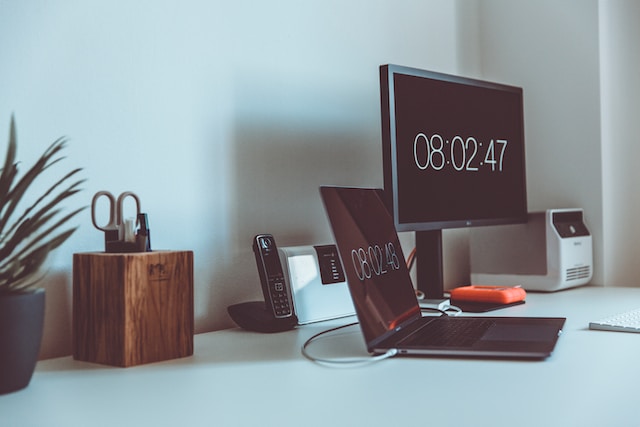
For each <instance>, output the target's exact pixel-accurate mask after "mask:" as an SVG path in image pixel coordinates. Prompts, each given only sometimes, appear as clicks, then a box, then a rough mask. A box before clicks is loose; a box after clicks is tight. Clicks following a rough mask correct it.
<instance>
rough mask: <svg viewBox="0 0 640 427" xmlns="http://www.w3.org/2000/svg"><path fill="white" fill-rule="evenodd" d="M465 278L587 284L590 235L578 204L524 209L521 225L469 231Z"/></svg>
mask: <svg viewBox="0 0 640 427" xmlns="http://www.w3.org/2000/svg"><path fill="white" fill-rule="evenodd" d="M470 258H471V283H472V284H474V285H498V286H518V285H519V286H522V287H523V288H525V289H527V290H532V291H547V292H551V291H557V290H560V289H566V288H570V287H574V286H580V285H584V284H587V283H589V281H590V280H591V278H592V276H593V249H592V237H591V234H590V233H589V230H588V229H587V226H586V225H585V223H584V219H583V210H582V209H549V210H547V211H545V212H533V213H530V214H529V218H528V222H527V223H526V224H512V225H502V226H491V227H478V228H474V229H471V230H470Z"/></svg>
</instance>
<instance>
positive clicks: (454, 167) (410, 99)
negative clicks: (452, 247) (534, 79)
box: [391, 73, 526, 226]
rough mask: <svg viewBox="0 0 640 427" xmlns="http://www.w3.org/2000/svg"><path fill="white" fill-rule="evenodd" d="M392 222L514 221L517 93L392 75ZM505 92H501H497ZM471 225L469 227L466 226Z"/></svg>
mask: <svg viewBox="0 0 640 427" xmlns="http://www.w3.org/2000/svg"><path fill="white" fill-rule="evenodd" d="M393 79H394V91H395V97H394V105H393V111H394V116H395V117H394V118H395V120H392V129H391V132H392V134H393V136H394V137H395V138H393V139H394V141H395V144H394V146H393V150H394V153H393V155H395V156H396V159H395V162H394V163H395V164H396V165H397V166H396V167H397V171H396V174H395V176H396V177H397V182H396V183H395V185H394V188H395V189H396V190H397V199H398V205H397V212H395V214H396V215H397V216H398V221H399V223H402V224H411V223H424V222H432V223H437V222H438V221H443V222H445V221H446V222H448V223H449V224H451V222H452V221H453V222H455V221H460V222H461V223H459V224H456V225H457V226H465V224H464V221H467V220H479V221H482V220H486V219H492V218H495V217H496V213H499V216H500V217H503V218H504V217H521V216H522V213H523V210H526V192H525V191H523V188H525V173H524V171H525V165H524V129H523V117H522V90H521V89H520V88H515V87H511V86H504V85H494V84H491V83H487V84H486V85H481V84H474V85H469V84H461V83H460V82H456V81H446V80H442V79H430V78H424V77H420V76H414V75H407V74H402V73H395V74H394V76H393ZM505 88H507V89H508V90H505ZM467 225H471V224H467Z"/></svg>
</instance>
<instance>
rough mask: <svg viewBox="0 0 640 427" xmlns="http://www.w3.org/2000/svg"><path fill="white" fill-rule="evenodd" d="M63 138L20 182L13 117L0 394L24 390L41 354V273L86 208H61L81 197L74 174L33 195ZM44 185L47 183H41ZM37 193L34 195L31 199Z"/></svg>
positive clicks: (0, 224)
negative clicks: (72, 224) (70, 199)
mask: <svg viewBox="0 0 640 427" xmlns="http://www.w3.org/2000/svg"><path fill="white" fill-rule="evenodd" d="M66 142H67V139H66V138H59V139H57V140H56V141H55V142H53V144H51V145H50V146H49V148H47V150H46V151H45V152H44V153H43V154H42V156H41V157H40V158H39V159H38V160H37V161H36V162H35V163H34V165H33V166H31V167H30V168H29V169H28V170H26V172H25V173H24V174H22V176H19V175H20V174H19V171H18V168H19V166H20V164H19V162H17V161H16V150H17V141H16V128H15V121H14V118H13V116H12V117H11V124H10V130H9V145H8V147H7V154H6V158H5V160H4V165H3V166H2V169H1V170H0V394H4V393H9V392H12V391H16V390H20V389H22V388H25V387H26V386H27V385H28V384H29V382H30V381H31V376H32V374H33V370H34V369H35V364H36V361H37V359H38V353H39V351H40V341H41V338H42V328H43V319H44V296H45V292H44V289H41V288H38V283H39V282H40V281H41V280H42V279H43V278H44V273H43V272H42V269H41V267H42V266H43V264H44V262H45V261H46V259H47V257H48V255H49V253H50V252H51V251H53V250H54V249H56V248H57V247H59V246H60V245H61V244H62V243H64V241H65V240H67V239H68V238H69V237H70V236H71V235H72V234H73V232H74V231H75V229H76V228H77V227H76V228H68V229H65V230H63V231H61V229H62V228H63V227H64V226H65V224H66V223H67V222H68V221H69V220H70V219H71V218H73V217H74V216H75V215H76V214H78V212H80V211H81V210H82V209H84V208H79V209H75V210H73V211H71V212H70V213H66V214H65V213H64V209H63V207H62V206H61V204H62V202H63V201H65V200H66V199H67V198H69V197H71V196H73V195H74V194H76V193H78V192H79V191H80V189H79V186H80V184H81V183H82V182H84V180H83V179H78V178H77V174H78V173H79V172H80V171H81V170H82V169H80V168H77V169H73V170H71V171H70V172H68V173H67V174H65V175H64V176H62V178H59V179H57V180H56V179H52V180H50V182H52V183H53V184H52V185H50V186H46V185H45V186H44V188H45V190H44V191H42V192H37V189H36V188H34V186H32V184H33V183H34V181H36V179H37V178H39V177H42V176H43V173H44V172H45V171H47V170H48V169H49V168H50V167H51V166H53V165H54V164H57V163H58V162H60V161H61V160H62V159H64V157H61V155H60V153H61V151H62V150H63V149H64V147H65V145H66ZM0 164H1V163H0ZM45 182H46V181H45ZM34 192H36V194H33V193H34Z"/></svg>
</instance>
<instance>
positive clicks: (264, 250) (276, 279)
mask: <svg viewBox="0 0 640 427" xmlns="http://www.w3.org/2000/svg"><path fill="white" fill-rule="evenodd" d="M253 252H254V254H255V257H256V264H257V267H258V274H259V276H260V283H261V284H262V293H263V294H264V303H265V308H266V309H267V310H269V311H271V313H273V316H274V317H275V318H284V317H291V316H292V315H293V305H292V304H291V293H290V291H289V288H288V286H287V285H286V284H285V280H284V271H283V270H282V264H280V256H279V255H278V247H277V246H276V241H275V239H274V238H273V236H272V235H271V234H258V235H257V236H256V237H255V238H254V239H253Z"/></svg>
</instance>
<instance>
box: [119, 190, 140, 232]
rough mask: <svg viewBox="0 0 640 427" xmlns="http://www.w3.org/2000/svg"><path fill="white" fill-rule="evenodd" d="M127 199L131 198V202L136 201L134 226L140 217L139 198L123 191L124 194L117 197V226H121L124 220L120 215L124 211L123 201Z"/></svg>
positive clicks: (132, 193)
mask: <svg viewBox="0 0 640 427" xmlns="http://www.w3.org/2000/svg"><path fill="white" fill-rule="evenodd" d="M127 197H132V198H133V200H135V201H136V216H135V218H136V224H137V223H138V217H139V216H140V198H139V197H138V195H137V194H136V193H134V192H131V191H125V192H124V193H122V194H120V195H119V196H118V202H117V206H118V208H117V210H116V221H117V222H118V225H120V224H122V222H123V221H124V218H123V217H122V213H123V211H124V199H126V198H127Z"/></svg>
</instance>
